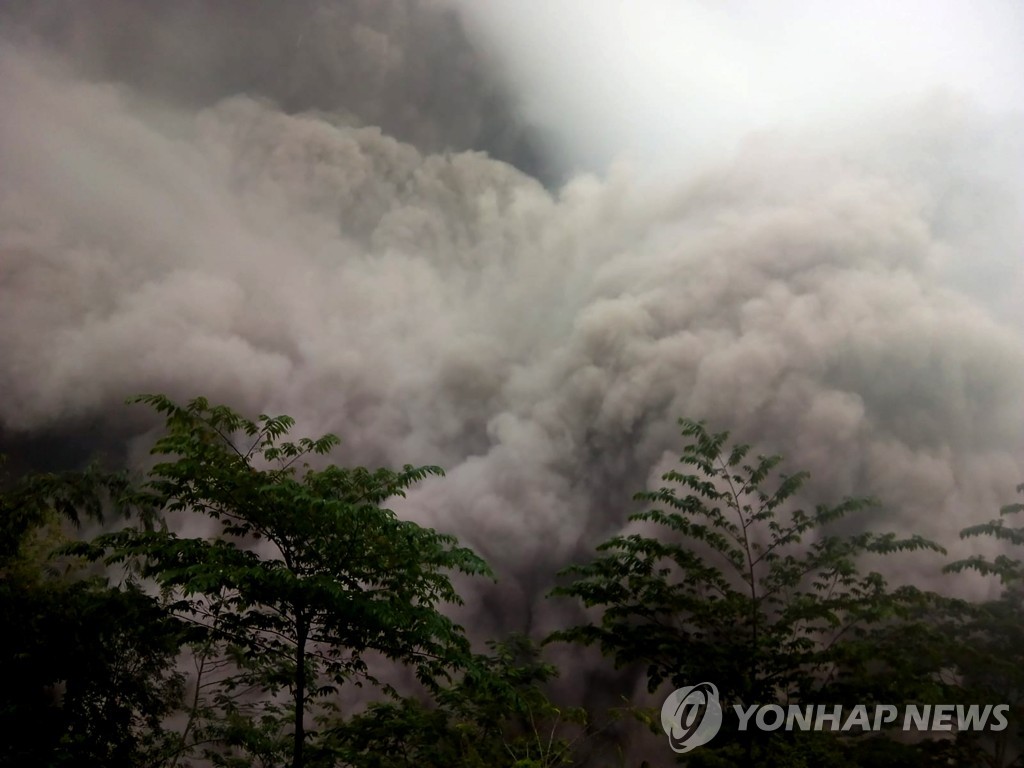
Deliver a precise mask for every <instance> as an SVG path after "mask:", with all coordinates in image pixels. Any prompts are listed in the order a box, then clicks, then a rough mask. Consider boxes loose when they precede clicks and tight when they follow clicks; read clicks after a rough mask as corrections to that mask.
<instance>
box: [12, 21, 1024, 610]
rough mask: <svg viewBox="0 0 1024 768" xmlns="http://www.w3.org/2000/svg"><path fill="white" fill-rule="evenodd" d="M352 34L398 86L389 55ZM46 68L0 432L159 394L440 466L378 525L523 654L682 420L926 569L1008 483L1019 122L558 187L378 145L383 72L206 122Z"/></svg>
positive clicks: (952, 122) (1023, 377)
mask: <svg viewBox="0 0 1024 768" xmlns="http://www.w3.org/2000/svg"><path fill="white" fill-rule="evenodd" d="M393 5H394V7H402V8H406V9H408V8H417V7H419V6H418V5H417V4H415V3H404V4H403V3H396V4H393ZM316 7H317V8H318V9H320V10H319V11H318V12H320V13H326V12H327V11H325V10H323V9H327V10H330V7H331V4H329V3H321V4H319V5H317V6H316ZM424 8H426V10H423V9H421V10H420V11H417V12H418V13H419V12H422V13H428V11H429V12H430V13H433V12H435V11H433V10H430V7H429V6H424ZM437 12H440V11H437ZM352 23H353V22H351V20H347V21H346V22H345V24H346V25H348V26H344V25H343V29H346V30H348V29H350V27H351V24H352ZM474 23H477V24H478V23H480V22H479V20H478V21H477V22H474ZM366 28H367V29H368V30H370V31H364V32H363V33H360V34H361V35H362V38H361V39H366V40H370V39H371V38H372V39H374V40H378V42H380V45H379V46H377V47H376V48H374V47H373V46H371V48H372V50H374V51H377V52H378V53H381V51H383V50H385V49H387V52H388V55H387V57H385V58H386V59H387V60H388V61H394V62H396V63H395V64H394V66H395V67H396V68H397V69H396V72H398V73H399V74H400V73H401V72H402V71H403V70H402V69H401V67H402V66H404V65H403V63H402V62H403V57H404V56H405V54H404V53H403V49H402V48H401V43H402V41H403V40H405V38H403V37H402V36H398V37H395V36H394V35H391V36H389V35H387V34H385V33H384V32H379V33H378V37H374V36H373V34H371V32H372V31H373V28H372V26H370V27H366ZM403 29H404V27H403ZM445 29H447V27H445ZM43 37H44V38H45V36H43ZM409 37H411V38H415V36H414V35H411V34H410V35H409ZM513 37H514V36H513ZM381 41H383V42H381ZM387 41H391V42H392V43H393V46H394V47H390V48H389V47H388V45H386V44H385V43H386V42H387ZM396 41H397V42H396ZM416 44H417V45H422V43H421V42H417V43H416ZM381 46H383V48H382V47H381ZM435 48H436V47H431V46H427V49H428V50H429V51H431V52H432V53H431V55H434V56H437V57H441V58H442V59H443V57H444V56H445V55H448V53H446V51H444V50H436V49H435ZM89 50H93V48H92V47H90V48H89ZM222 53H223V55H224V56H225V57H227V55H228V54H227V51H224V52H222ZM215 54H216V51H214V52H213V53H209V52H207V54H206V55H207V58H210V57H213V58H212V64H211V66H214V67H215V69H214V74H216V72H218V71H226V69H224V70H217V69H216V65H217V59H216V55H215ZM161 55H162V56H169V57H170V60H172V61H176V59H175V57H174V54H173V52H171V53H167V52H164V53H162V54H161ZM183 55H184V54H183ZM381 55H383V54H381ZM467 55H468V54H467ZM410 58H414V57H411V56H410ZM505 58H506V59H507V58H508V57H507V56H506V57H505ZM75 61H78V59H75V58H74V57H71V56H65V55H61V54H58V53H55V52H54V51H53V50H52V49H50V48H49V47H48V46H47V44H46V43H45V42H41V43H40V42H21V43H17V44H16V43H13V42H11V41H10V40H8V42H6V43H5V44H3V46H2V48H0V104H2V105H4V106H3V108H2V109H0V169H2V171H0V172H2V175H3V183H2V185H0V290H2V293H3V296H2V301H0V358H2V359H3V361H4V365H3V367H2V368H0V392H2V393H3V397H2V399H0V426H2V428H3V429H4V430H5V431H6V432H7V433H8V434H20V433H28V434H32V433H34V432H38V431H40V430H50V431H51V432H52V431H54V430H59V429H60V426H61V425H62V424H66V423H72V424H73V423H80V422H81V420H83V419H89V418H95V417H96V415H97V414H117V413H119V411H120V409H121V406H120V403H121V401H122V400H123V398H124V397H126V396H129V395H131V394H134V393H137V392H143V391H163V392H168V393H170V394H171V395H173V396H176V397H179V398H186V397H189V396H192V395H195V394H204V395H207V396H209V397H210V398H211V399H214V400H218V401H223V402H228V403H230V404H233V405H236V406H237V407H239V408H241V409H245V410H247V411H251V412H259V411H266V412H277V413H290V414H292V415H294V416H296V417H297V418H298V419H299V422H300V428H301V430H302V431H303V432H304V433H307V434H308V433H317V434H319V433H322V432H325V431H332V432H335V433H337V434H339V435H340V436H341V437H342V439H343V442H344V446H343V449H342V451H341V454H340V455H339V458H341V459H343V460H345V461H352V462H358V463H363V464H375V463H378V462H388V463H403V462H411V463H437V464H440V465H442V466H444V467H445V468H446V469H447V471H448V477H447V478H446V479H444V480H441V481H437V482H431V483H429V484H426V485H424V486H422V487H421V488H419V489H418V490H417V491H416V492H415V493H413V494H412V495H411V497H410V498H409V500H408V502H407V503H405V504H404V507H403V509H404V510H405V511H406V512H407V513H408V514H410V515H414V516H415V517H416V518H417V519H420V520H422V521H425V522H428V523H430V524H432V525H435V526H437V527H439V528H442V529H444V530H447V531H450V532H453V533H455V534H457V535H459V536H460V538H462V539H463V540H464V541H465V542H466V543H467V544H468V545H470V546H473V547H475V548H477V549H478V550H479V551H480V552H481V553H482V554H484V555H485V557H486V558H487V559H488V560H489V561H490V562H491V563H492V564H493V565H494V567H495V568H496V570H497V571H498V573H499V576H500V577H501V579H502V587H501V592H500V595H501V597H500V600H501V603H500V605H496V606H495V607H494V608H493V612H494V613H495V614H496V618H494V619H492V620H493V621H497V622H499V623H500V624H502V625H503V626H504V627H506V628H517V629H523V628H527V626H529V625H530V624H532V623H534V622H537V621H539V622H540V623H541V624H544V623H545V622H548V623H550V620H549V619H544V618H543V617H542V618H540V619H538V618H537V611H541V612H543V611H547V610H549V609H547V608H545V607H543V606H544V601H543V594H544V593H545V592H546V591H547V589H548V588H549V586H550V584H551V580H552V578H553V574H554V572H555V570H557V569H558V568H560V567H563V566H564V565H566V564H567V563H568V562H569V561H570V560H572V559H573V558H578V557H580V556H585V555H586V553H588V552H589V551H590V550H591V548H592V546H593V545H594V544H595V543H597V542H598V541H601V540H603V539H604V538H606V537H607V536H609V535H611V534H612V533H614V532H615V531H617V530H619V529H620V528H621V527H622V525H623V524H624V519H625V516H626V515H627V514H628V513H629V512H631V511H634V506H633V504H632V502H631V501H630V497H631V496H632V494H633V493H634V492H635V491H637V490H640V489H642V488H643V487H644V485H645V483H648V482H657V476H658V474H659V473H660V472H661V471H663V470H664V469H665V468H667V467H668V466H669V465H670V464H671V463H673V462H674V460H675V458H674V457H675V456H676V454H677V452H678V449H679V440H678V434H677V429H676V425H675V419H676V418H677V417H678V416H681V415H686V416H690V417H695V418H704V419H707V420H708V421H709V422H710V423H711V425H712V426H714V427H716V428H728V429H731V430H733V431H734V433H735V435H736V436H737V437H738V438H740V439H744V440H748V441H754V442H756V443H757V444H758V446H759V447H760V448H762V449H763V450H765V451H771V452H781V453H783V454H785V455H786V457H787V460H788V466H790V467H792V468H794V469H796V468H806V469H808V470H810V471H811V472H812V473H813V488H812V489H811V490H812V491H813V493H814V495H815V496H816V497H818V498H827V499H835V500H838V499H839V498H840V497H841V496H843V495H845V494H858V495H868V494H871V495H875V496H878V497H879V498H881V499H882V500H883V501H884V502H885V504H886V513H885V516H884V517H882V518H879V519H876V520H871V521H868V522H870V523H871V524H872V525H873V526H874V527H881V528H886V529H889V528H895V529H900V530H904V531H914V532H920V533H922V534H925V535H929V536H934V537H936V538H938V539H940V540H941V541H942V542H944V543H952V540H953V539H954V538H955V534H956V532H957V531H958V530H959V529H960V528H961V527H963V526H964V525H965V524H967V523H968V522H970V521H974V520H977V519H987V517H989V516H990V515H991V514H992V513H993V512H994V511H995V509H996V508H997V507H998V506H999V505H1000V504H1001V503H1005V502H1006V501H1007V500H1008V499H1009V498H1010V497H1011V496H1012V488H1013V486H1014V485H1015V484H1016V483H1018V482H1020V481H1021V480H1024V386H1022V385H1024V345H1022V341H1024V322H1022V321H1024V314H1022V311H1021V305H1020V302H1019V296H1020V293H1021V290H1022V289H1024V267H1022V264H1021V260H1020V253H1019V249H1020V244H1021V242H1024V240H1022V234H1024V223H1022V214H1021V211H1022V210H1024V207H1022V203H1024V191H1022V180H1021V178H1020V175H1019V173H1018V172H1017V170H1018V169H1019V167H1020V161H1021V159H1022V158H1024V141H1022V137H1024V131H1022V127H1024V125H1022V121H1021V117H1020V115H1019V114H1012V113H1007V112H1006V111H1005V110H1002V111H1001V110H1000V108H998V107H999V105H990V104H987V103H986V102H985V100H984V99H981V100H980V101H979V100H972V98H971V97H970V96H955V95H948V94H947V95H943V94H937V95H936V94H932V95H924V96H922V97H921V98H916V99H915V100H913V101H911V102H909V103H907V104H906V105H904V106H900V107H895V106H890V107H889V108H887V109H886V110H876V112H874V113H873V116H872V117H870V118H869V117H868V116H866V115H861V116H860V117H859V119H858V121H857V123H856V124H855V125H847V126H844V127H843V128H842V129H841V130H840V129H839V128H837V127H836V125H835V123H833V124H832V125H831V127H829V128H827V129H825V128H821V127H820V126H821V125H822V124H821V123H820V122H819V123H816V125H818V126H819V128H815V129H812V128H807V127H804V128H799V127H789V128H786V127H776V128H774V129H772V130H768V129H765V130H761V131H759V132H756V133H753V134H751V135H749V136H746V137H745V138H744V139H743V141H742V142H740V144H739V145H737V146H736V147H734V149H733V150H730V151H729V152H726V151H724V149H722V148H721V147H720V148H719V149H720V150H721V151H718V150H716V151H715V152H711V150H709V158H710V159H709V160H707V161H706V162H705V163H703V164H702V165H700V166H699V167H694V163H695V162H697V160H699V159H700V158H699V157H694V155H693V153H692V151H690V150H687V153H688V154H687V153H684V154H685V155H686V158H687V163H689V164H690V167H689V168H688V170H687V171H686V173H685V174H682V176H681V180H676V181H673V180H671V179H666V178H665V176H664V175H662V176H661V177H660V178H656V179H654V178H652V176H651V175H650V174H649V173H648V172H647V171H646V170H645V167H644V165H643V163H642V162H641V164H640V165H639V166H637V167H634V168H633V169H632V170H631V168H630V166H628V165H625V164H621V165H614V166H613V167H612V168H611V169H610V170H608V171H607V172H597V173H595V174H591V175H587V174H581V175H577V176H575V177H574V178H572V179H570V180H569V181H567V182H566V183H565V184H564V186H560V187H558V188H557V189H552V188H551V187H550V185H549V186H548V187H545V186H544V185H542V184H541V183H540V182H538V181H537V180H536V179H535V178H533V177H531V176H530V175H527V174H526V173H524V172H522V171H520V170H517V169H516V168H515V167H513V166H512V165H509V164H506V163H505V162H501V161H498V160H495V159H491V158H490V157H489V156H487V155H486V154H483V153H481V152H477V151H468V150H467V151H458V150H451V151H441V148H443V147H445V146H449V147H451V146H457V145H458V141H454V140H453V141H449V140H447V139H445V138H444V136H445V135H447V134H446V132H447V131H448V130H449V129H448V127H446V126H448V125H450V124H452V123H457V122H458V121H457V120H454V119H453V118H454V116H453V115H446V116H443V118H444V119H441V118H436V116H434V115H433V113H432V112H430V110H429V109H423V110H419V111H417V112H416V114H418V115H419V117H415V115H414V116H413V117H409V116H408V115H407V116H406V121H405V122H403V121H402V120H394V119H392V117H391V116H390V113H388V111H387V110H383V111H381V110H378V113H377V117H380V120H379V121H377V122H378V123H384V124H387V125H391V126H392V127H391V128H387V127H385V128H383V129H382V128H381V127H380V126H379V125H374V124H373V121H371V120H368V119H367V118H366V115H367V114H368V113H371V114H372V113H373V112H374V110H373V109H372V108H370V107H367V106H366V104H372V98H371V96H372V92H373V89H374V88H380V87H383V86H382V85H381V82H387V81H381V82H376V81H372V82H370V83H368V84H367V88H369V89H370V90H369V91H368V92H367V91H365V90H364V89H359V88H357V87H356V86H351V88H352V90H353V93H355V94H356V95H355V96H353V97H352V99H353V103H355V104H356V107H355V108H352V109H346V108H345V107H344V105H341V104H329V103H326V102H324V103H321V102H320V101H319V100H318V99H313V98H312V97H309V98H308V99H306V100H304V101H303V100H301V99H300V100H299V102H300V103H298V106H295V107H293V108H287V107H285V106H282V105H283V104H285V103H286V102H287V101H288V99H287V98H286V96H290V97H293V98H298V97H296V96H295V94H296V93H304V91H303V89H302V88H301V87H298V86H295V85H294V84H295V82H299V83H300V84H301V83H302V82H304V81H302V79H301V76H300V75H295V74H294V72H295V71H297V70H295V69H294V68H293V69H291V70H290V71H291V72H292V74H293V79H292V80H289V83H291V85H290V86H289V89H286V91H273V92H272V93H270V97H272V98H273V100H270V99H269V98H268V97H267V93H269V92H265V91H260V90H259V89H258V88H246V89H239V90H240V91H242V90H244V91H245V93H242V92H239V93H237V94H235V95H230V93H227V92H225V93H220V92H218V93H216V94H214V96H210V97H209V98H205V97H206V96H209V94H205V95H204V98H200V97H199V96H196V95H195V94H192V93H191V92H190V93H188V94H185V95H182V94H183V92H182V90H181V89H180V88H179V89H177V90H176V89H175V88H170V87H169V86H168V87H165V86H164V85H163V84H157V85H154V84H153V81H152V78H149V79H147V78H140V77H138V76H137V71H136V70H132V71H131V72H130V73H126V74H125V75H124V76H123V77H119V76H118V74H117V73H116V72H113V71H111V67H113V66H114V65H113V64H110V63H109V62H106V63H104V64H103V65H102V66H99V65H96V67H94V68H93V69H90V70H88V72H87V73H86V74H83V73H82V72H81V71H79V68H78V67H76V66H75V65H74V62H75ZM421 61H426V59H422V57H421V58H414V63H415V62H421ZM115 64H116V62H115ZM225 66H226V65H225ZM481 66H482V65H481ZM504 66H506V67H510V66H511V65H510V64H508V63H507V62H506V63H505V65H504ZM298 71H300V72H301V71H302V69H301V67H300V68H299V70H298ZM339 71H341V72H342V73H343V72H344V67H342V68H341V70H339ZM440 71H441V72H442V75H441V76H443V73H444V72H446V71H448V70H446V69H445V68H441V70H440ZM130 74H131V75H132V76H129V75H130ZM399 74H395V75H394V77H395V78H398V79H399V80H400V79H401V78H400V77H399ZM628 75H629V73H628V72H625V73H622V74H621V77H622V78H623V79H627V78H628ZM211 76H213V75H211ZM338 76H339V77H341V76H342V75H338ZM503 76H506V77H508V78H509V80H510V81H511V82H517V77H516V75H515V73H514V72H511V71H510V70H505V71H504V75H503ZM294 77H298V78H299V80H298V81H295V80H294ZM224 82H225V83H226V85H224V86H223V88H221V89H220V90H222V91H225V90H226V91H230V90H231V87H230V86H233V84H234V81H233V80H231V79H230V78H225V79H224ZM275 82H276V81H275ZM350 85H351V84H350ZM275 87H277V86H275ZM424 87H425V86H424ZM523 87H525V86H523ZM608 87H612V85H609V86H608ZM427 90H428V91H429V90H430V89H429V88H428V89H427ZM479 90H480V92H481V93H489V91H488V90H487V88H484V87H481V88H479ZM316 93H317V94H319V93H320V91H317V92H316ZM247 94H248V95H247ZM282 94H283V95H282ZM186 96H187V97H186ZM381 98H382V99H384V100H386V97H385V96H382V97H381ZM490 98H491V97H490V96H487V97H486V99H484V101H485V102H486V101H487V99H490ZM524 100H525V103H527V104H528V101H529V99H528V97H524ZM469 102H471V103H468V106H467V107H466V109H467V110H468V112H469V113H473V114H476V113H475V112H474V111H473V110H475V109H478V108H479V103H480V100H479V99H477V100H475V101H473V100H469ZM454 103H457V100H455V101H453V104H454ZM487 103H489V102H487ZM527 108H528V107H527ZM399 111H401V110H399ZM414 118H415V119H414ZM585 119H589V118H585ZM409 121H411V122H409ZM417 121H418V122H417ZM567 124H568V125H572V121H571V120H569V121H567ZM417 125H422V126H425V128H424V131H419V132H418V131H417V130H416V126H417ZM393 126H399V127H398V128H395V127H393ZM427 128H429V130H427ZM400 129H401V130H400ZM460 130H461V129H460ZM579 130H581V131H582V129H579ZM391 131H396V132H400V133H403V136H404V137H405V138H406V139H407V140H408V141H412V142H414V143H404V142H403V141H400V140H398V139H396V138H394V137H393V136H392V135H390V132H391ZM456 132H458V131H456ZM595 132H598V133H599V132H600V131H599V130H598V129H596V128H595ZM467 136H468V137H469V138H466V137H467ZM474 137H475V138H474ZM563 138H564V137H563ZM460 141H463V143H466V142H468V143H469V144H470V145H475V146H484V145H485V144H486V141H485V140H484V139H482V138H479V135H478V134H475V133H473V132H470V133H467V134H465V135H464V136H462V139H460ZM503 141H504V140H503ZM581 141H582V142H583V143H584V144H585V143H586V141H587V139H582V140H581ZM502 146H511V145H506V144H502ZM687 146H688V147H691V149H692V145H687ZM586 152H587V153H590V154H591V155H592V156H596V155H597V154H600V151H598V150H591V149H587V150H586ZM595 153H596V154H595ZM513 154H514V152H512V153H511V154H509V155H508V156H509V157H510V159H511V158H512V155H513ZM580 162H583V156H582V155H581V156H580V157H577V158H570V159H569V160H568V161H567V163H566V165H567V166H571V165H573V164H579V163H580ZM1014 163H1016V164H1017V165H1016V166H1014V165H1013V164H1014ZM139 444H141V441H140V443H139ZM937 567H938V565H936V568H937ZM478 609H479V607H478ZM481 610H482V609H481Z"/></svg>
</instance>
